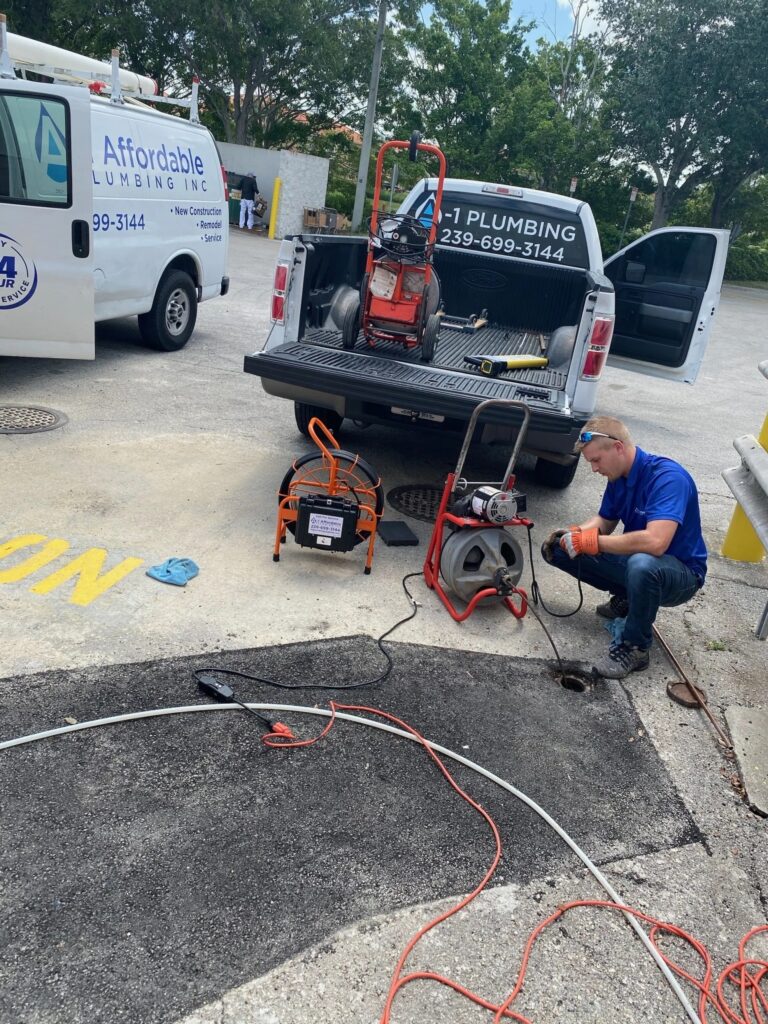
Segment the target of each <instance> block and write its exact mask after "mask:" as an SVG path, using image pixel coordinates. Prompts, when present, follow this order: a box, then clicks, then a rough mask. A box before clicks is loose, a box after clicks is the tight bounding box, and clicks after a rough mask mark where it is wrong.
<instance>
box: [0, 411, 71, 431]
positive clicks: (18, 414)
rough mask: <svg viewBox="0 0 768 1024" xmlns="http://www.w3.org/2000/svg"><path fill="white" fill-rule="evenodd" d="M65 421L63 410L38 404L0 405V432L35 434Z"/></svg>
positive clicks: (53, 428)
mask: <svg viewBox="0 0 768 1024" xmlns="http://www.w3.org/2000/svg"><path fill="white" fill-rule="evenodd" d="M66 422H67V417H66V416H65V415H64V413H63V412H57V411H56V410H55V409H44V408H43V407H42V406H39V405H0V434H35V433H37V432H38V431H41V430H55V428H56V427H60V426H62V424H64V423H66Z"/></svg>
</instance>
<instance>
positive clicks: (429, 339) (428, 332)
mask: <svg viewBox="0 0 768 1024" xmlns="http://www.w3.org/2000/svg"><path fill="white" fill-rule="evenodd" d="M439 333H440V317H439V316H435V315H434V314H433V315H432V316H430V317H429V318H428V319H427V326H426V327H425V328H424V334H423V335H422V338H421V361H422V362H423V363H431V362H432V360H433V359H434V358H435V352H437V336H438V334H439Z"/></svg>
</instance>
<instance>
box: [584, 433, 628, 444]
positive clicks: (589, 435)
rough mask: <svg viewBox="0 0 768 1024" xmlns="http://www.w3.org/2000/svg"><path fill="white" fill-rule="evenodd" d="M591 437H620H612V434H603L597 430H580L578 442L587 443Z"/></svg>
mask: <svg viewBox="0 0 768 1024" xmlns="http://www.w3.org/2000/svg"><path fill="white" fill-rule="evenodd" d="M593 437H609V438H610V439H611V440H612V441H619V440H620V438H618V437H614V436H613V434H603V433H601V432H600V431H599V430H582V432H581V433H580V434H579V442H580V443H581V444H589V442H590V441H591V440H592V438H593Z"/></svg>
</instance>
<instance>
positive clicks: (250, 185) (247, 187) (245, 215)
mask: <svg viewBox="0 0 768 1024" xmlns="http://www.w3.org/2000/svg"><path fill="white" fill-rule="evenodd" d="M258 194H259V186H258V184H257V182H256V175H255V174H254V173H253V171H250V172H249V173H248V174H247V175H246V176H245V177H244V178H243V179H242V180H241V182H240V227H241V228H244V227H245V225H246V220H247V222H248V230H249V231H253V204H254V201H255V199H256V196H257V195H258Z"/></svg>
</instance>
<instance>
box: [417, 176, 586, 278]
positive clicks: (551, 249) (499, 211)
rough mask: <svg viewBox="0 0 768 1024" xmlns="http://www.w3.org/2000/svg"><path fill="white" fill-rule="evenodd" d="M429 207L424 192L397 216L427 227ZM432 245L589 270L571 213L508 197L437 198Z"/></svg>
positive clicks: (428, 196)
mask: <svg viewBox="0 0 768 1024" xmlns="http://www.w3.org/2000/svg"><path fill="white" fill-rule="evenodd" d="M433 204H434V193H433V192H432V191H431V190H430V191H425V192H424V193H423V194H422V195H421V196H419V197H418V198H417V199H416V201H415V203H414V204H413V205H412V207H411V209H410V210H403V211H402V212H404V213H410V214H411V215H412V216H414V217H418V218H419V220H421V221H422V222H423V223H424V224H431V222H432V211H433V209H434V205H433ZM437 244H438V245H439V246H446V247H448V248H451V249H471V250H473V251H475V252H483V253H488V254H490V255H493V254H498V255H501V256H514V257H515V258H518V259H527V260H534V261H536V262H537V263H554V264H557V265H559V266H568V267H580V268H589V254H588V252H587V241H586V237H585V235H584V228H583V226H582V223H581V220H580V219H579V217H578V216H577V215H576V214H575V213H571V212H570V211H567V210H558V209H556V208H554V207H551V206H544V205H542V204H539V203H530V202H526V201H525V200H524V199H517V198H514V197H511V196H501V195H488V196H485V195H466V194H457V193H454V192H450V193H449V192H445V193H443V202H442V206H441V210H440V223H439V226H438V229H437Z"/></svg>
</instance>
